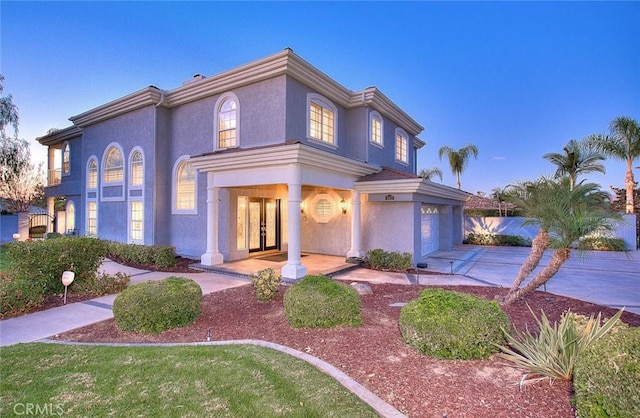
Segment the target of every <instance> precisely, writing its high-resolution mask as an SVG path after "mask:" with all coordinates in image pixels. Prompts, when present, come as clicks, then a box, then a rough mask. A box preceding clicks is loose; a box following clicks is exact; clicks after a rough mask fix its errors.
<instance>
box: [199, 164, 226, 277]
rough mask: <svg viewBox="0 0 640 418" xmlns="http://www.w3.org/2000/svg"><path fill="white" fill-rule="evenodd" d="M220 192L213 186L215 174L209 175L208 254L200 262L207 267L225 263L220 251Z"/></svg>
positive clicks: (203, 255)
mask: <svg viewBox="0 0 640 418" xmlns="http://www.w3.org/2000/svg"><path fill="white" fill-rule="evenodd" d="M219 191H220V189H219V188H218V187H214V185H213V173H207V252H205V253H204V254H202V256H201V257H200V262H201V263H202V264H204V265H205V266H215V265H216V264H222V263H223V262H224V257H223V256H222V254H220V252H219V251H218V214H219V208H220V203H219V202H220V197H219Z"/></svg>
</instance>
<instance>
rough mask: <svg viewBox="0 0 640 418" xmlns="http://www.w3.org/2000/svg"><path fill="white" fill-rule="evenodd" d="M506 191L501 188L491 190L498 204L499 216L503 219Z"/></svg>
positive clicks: (505, 208)
mask: <svg viewBox="0 0 640 418" xmlns="http://www.w3.org/2000/svg"><path fill="white" fill-rule="evenodd" d="M505 193H506V192H505V189H503V188H501V187H494V188H493V189H491V197H493V198H494V199H495V200H496V201H497V202H498V216H500V217H502V201H503V200H504V195H505ZM504 216H507V206H506V204H505V206H504Z"/></svg>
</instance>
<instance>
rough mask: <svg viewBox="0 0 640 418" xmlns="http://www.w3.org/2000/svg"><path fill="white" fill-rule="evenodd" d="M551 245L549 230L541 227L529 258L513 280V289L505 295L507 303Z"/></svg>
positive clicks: (533, 242)
mask: <svg viewBox="0 0 640 418" xmlns="http://www.w3.org/2000/svg"><path fill="white" fill-rule="evenodd" d="M550 245H551V238H550V237H549V232H547V231H545V230H544V229H541V230H540V232H538V235H536V237H535V238H534V239H533V241H532V242H531V251H529V255H528V256H527V259H526V260H525V261H524V263H523V264H522V267H520V271H518V275H517V276H516V278H515V280H514V281H513V284H512V285H511V289H509V293H507V296H505V302H504V303H505V304H507V300H509V299H510V298H511V295H512V294H514V293H515V292H516V291H518V289H519V287H520V285H521V284H522V282H523V281H525V279H526V278H527V277H529V275H530V274H531V272H533V270H535V268H536V267H538V264H540V260H542V257H543V256H544V252H545V251H546V250H547V249H548V248H549V246H550ZM514 300H515V299H514Z"/></svg>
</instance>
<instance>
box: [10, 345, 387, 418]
mask: <svg viewBox="0 0 640 418" xmlns="http://www.w3.org/2000/svg"><path fill="white" fill-rule="evenodd" d="M0 371H1V373H0V375H1V376H2V379H1V380H0V416H3V417H5V416H13V415H21V414H24V413H25V408H27V407H28V405H33V406H32V408H36V407H37V406H39V407H40V408H41V410H42V408H49V413H57V412H59V413H61V414H62V415H69V416H71V415H73V416H166V417H172V416H175V417H181V416H216V417H239V416H242V417H250V416H260V417H282V416H287V417H310V416H323V417H328V416H336V417H345V416H349V417H375V416H377V414H376V413H375V412H374V411H373V409H371V408H370V407H369V406H368V405H367V404H365V403H363V402H362V401H361V400H360V399H359V398H357V397H356V396H355V395H353V394H352V393H350V392H349V391H348V390H346V389H345V388H344V387H343V386H341V385H340V384H339V383H338V382H336V381H335V380H333V379H332V378H330V377H329V376H327V375H325V374H323V373H322V372H320V371H318V370H317V369H315V368H314V367H313V366H311V365H309V364H307V363H305V362H303V361H302V360H299V359H296V358H294V357H290V356H288V355H285V354H283V353H280V352H277V351H274V350H270V349H267V348H262V347H256V346H181V347H124V346H121V347H113V346H78V345H59V344H42V343H34V344H19V345H15V346H10V347H3V348H2V364H1V365H0ZM51 411H52V412H51Z"/></svg>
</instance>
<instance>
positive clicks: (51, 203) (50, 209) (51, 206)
mask: <svg viewBox="0 0 640 418" xmlns="http://www.w3.org/2000/svg"><path fill="white" fill-rule="evenodd" d="M55 200H56V199H55V197H53V196H49V197H47V215H49V219H47V233H50V232H53V222H52V220H53V219H54V218H55V216H56V209H55Z"/></svg>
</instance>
